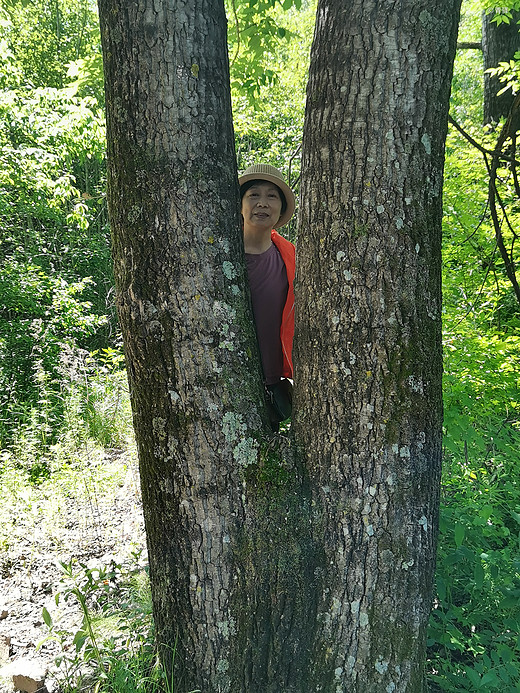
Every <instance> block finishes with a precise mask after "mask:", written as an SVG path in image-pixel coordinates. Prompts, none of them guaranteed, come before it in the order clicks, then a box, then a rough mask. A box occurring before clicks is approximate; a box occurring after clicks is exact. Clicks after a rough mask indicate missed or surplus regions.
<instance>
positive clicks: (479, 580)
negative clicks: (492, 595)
mask: <svg viewBox="0 0 520 693" xmlns="http://www.w3.org/2000/svg"><path fill="white" fill-rule="evenodd" d="M473 579H474V581H475V587H476V588H477V589H479V590H480V589H481V588H482V585H483V584H484V568H483V567H482V563H480V562H477V563H475V569H474V571H473Z"/></svg>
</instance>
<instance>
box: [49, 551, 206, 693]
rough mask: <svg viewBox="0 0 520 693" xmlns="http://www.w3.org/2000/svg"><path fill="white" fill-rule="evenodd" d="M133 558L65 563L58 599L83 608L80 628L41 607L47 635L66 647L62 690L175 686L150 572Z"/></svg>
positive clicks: (123, 692) (105, 692)
mask: <svg viewBox="0 0 520 693" xmlns="http://www.w3.org/2000/svg"><path fill="white" fill-rule="evenodd" d="M134 558H135V559H136V561H135V563H134V565H133V566H130V567H128V566H123V565H121V564H117V563H115V562H114V561H112V563H111V564H110V565H108V566H101V567H97V568H92V567H89V566H88V565H85V564H81V563H80V564H76V563H75V562H74V561H71V562H69V563H62V564H61V567H62V569H63V578H62V589H61V591H59V592H57V593H56V595H55V602H56V605H58V604H59V602H60V600H61V599H65V600H69V599H73V600H74V601H75V602H77V604H78V605H79V607H80V610H81V614H82V622H81V625H80V627H79V629H78V630H77V631H76V632H75V633H71V632H69V631H68V630H64V629H60V628H59V626H58V625H56V624H55V623H54V622H53V618H52V616H51V614H50V613H49V611H48V610H47V609H45V608H44V610H43V620H44V623H45V625H46V626H47V628H48V629H49V636H48V638H50V639H53V640H56V641H57V642H58V643H59V644H60V646H61V648H62V654H61V655H60V656H59V657H58V659H57V664H58V666H60V667H61V670H62V672H63V677H58V682H59V684H60V690H61V691H63V693H76V692H79V691H84V690H92V691H93V693H173V691H174V690H175V685H174V681H170V680H169V679H168V678H167V676H166V674H165V672H164V670H163V668H162V667H161V665H160V663H159V660H158V657H157V651H156V645H155V643H154V638H153V622H152V607H151V595H150V586H149V582H148V575H147V572H146V569H145V568H143V566H142V564H141V562H140V560H139V559H140V556H139V554H138V553H136V554H134ZM71 643H72V646H73V647H72V648H71V647H70V644H71ZM172 656H173V657H175V652H173V653H172ZM61 678H62V679H63V680H61ZM191 693H200V691H192V692H191Z"/></svg>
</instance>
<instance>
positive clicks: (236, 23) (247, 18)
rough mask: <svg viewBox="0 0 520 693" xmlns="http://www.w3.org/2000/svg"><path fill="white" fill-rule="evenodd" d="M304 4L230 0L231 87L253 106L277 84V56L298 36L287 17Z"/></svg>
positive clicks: (299, 0) (299, 1)
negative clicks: (261, 95) (285, 13)
mask: <svg viewBox="0 0 520 693" xmlns="http://www.w3.org/2000/svg"><path fill="white" fill-rule="evenodd" d="M301 5H302V0H283V2H278V1H277V0H249V2H243V1H242V2H239V1H238V0H227V3H226V11H227V14H228V18H229V24H230V31H229V54H230V56H231V64H230V72H231V87H232V89H234V90H235V91H237V92H238V93H240V94H243V95H245V96H246V97H247V98H248V100H249V101H250V102H251V103H253V102H254V101H255V97H257V96H258V95H259V93H260V91H261V89H262V87H266V86H269V85H272V84H274V83H275V82H276V81H277V79H278V74H277V71H276V67H275V64H273V57H274V55H273V54H276V53H277V52H278V51H277V49H279V48H280V47H281V46H282V45H284V44H287V42H288V41H289V40H290V39H292V38H294V37H295V36H296V34H295V33H293V31H292V30H291V29H290V28H289V27H288V26H287V23H286V21H285V18H284V16H283V14H284V12H285V11H287V10H290V9H291V8H293V7H295V8H296V9H298V10H299V9H300V7H301ZM231 27H232V28H231Z"/></svg>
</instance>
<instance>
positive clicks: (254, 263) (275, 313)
mask: <svg viewBox="0 0 520 693" xmlns="http://www.w3.org/2000/svg"><path fill="white" fill-rule="evenodd" d="M246 265H247V274H248V277H249V288H250V290H251V299H252V302H253V314H254V316H255V323H256V334H257V337H258V346H259V347H260V355H261V357H262V367H263V369H264V379H265V384H266V385H273V384H274V383H277V382H278V381H279V380H280V378H281V377H282V343H281V342H280V326H281V324H282V312H283V307H284V305H285V301H286V300H287V291H288V289H289V282H288V280H287V270H286V268H285V263H284V261H283V260H282V256H281V255H280V253H279V252H278V250H277V249H276V246H275V245H272V246H271V247H270V248H268V249H267V250H266V251H265V252H264V253H260V254H259V255H254V254H251V253H246Z"/></svg>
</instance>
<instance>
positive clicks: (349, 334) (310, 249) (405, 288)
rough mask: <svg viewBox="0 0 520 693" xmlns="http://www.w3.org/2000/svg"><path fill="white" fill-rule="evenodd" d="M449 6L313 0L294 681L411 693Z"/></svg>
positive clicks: (299, 296) (418, 664)
mask: <svg viewBox="0 0 520 693" xmlns="http://www.w3.org/2000/svg"><path fill="white" fill-rule="evenodd" d="M458 16H459V0H388V1H385V2H380V1H379V0H320V2H319V5H318V12H317V25H316V30H315V37H314V43H313V48H312V53H311V69H310V79H309V85H308V91H307V111H306V120H305V130H304V144H303V159H302V180H301V193H300V194H301V200H300V216H299V232H298V241H297V271H296V285H295V291H296V338H295V368H296V370H295V386H296V389H295V412H296V413H295V416H294V419H293V428H294V435H295V440H296V444H297V445H298V446H299V448H300V449H301V450H302V451H303V454H304V456H305V459H306V467H307V470H308V474H309V483H310V486H311V498H312V501H311V503H312V509H313V518H312V523H313V541H314V543H315V545H317V546H320V547H322V549H323V552H324V556H323V561H322V562H321V563H320V566H319V572H320V581H321V583H320V584H321V588H320V587H319V585H317V589H321V592H320V594H319V595H318V596H317V597H316V599H317V604H316V607H315V608H316V609H317V615H316V623H317V625H316V633H315V640H314V643H313V655H312V656H313V665H312V674H311V685H310V686H309V688H308V690H309V691H326V692H327V693H330V692H333V691H334V693H340V692H342V691H349V693H370V692H373V693H383V692H386V693H391V692H393V691H395V692H396V693H397V692H404V691H407V692H409V693H421V692H422V691H424V690H425V688H426V687H425V682H424V661H425V645H426V626H427V622H428V616H429V612H430V607H431V600H432V589H433V575H434V568H435V548H436V536H437V524H438V506H439V484H440V469H441V434H442V393H441V373H442V355H441V216H442V205H441V196H442V182H443V161H444V141H445V136H446V130H447V116H448V105H449V94H450V83H451V75H452V65H453V58H454V54H455V46H456V37H457V24H458Z"/></svg>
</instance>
